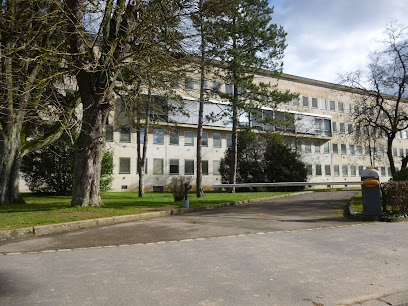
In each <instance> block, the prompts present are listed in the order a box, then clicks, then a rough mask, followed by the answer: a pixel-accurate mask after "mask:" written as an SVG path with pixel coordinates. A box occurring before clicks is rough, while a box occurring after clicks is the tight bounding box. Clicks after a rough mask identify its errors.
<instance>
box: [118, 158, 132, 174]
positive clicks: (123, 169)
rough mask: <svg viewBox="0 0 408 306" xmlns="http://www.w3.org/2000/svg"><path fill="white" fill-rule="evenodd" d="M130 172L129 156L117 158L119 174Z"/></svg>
mask: <svg viewBox="0 0 408 306" xmlns="http://www.w3.org/2000/svg"><path fill="white" fill-rule="evenodd" d="M129 173H130V157H120V158H119V174H129Z"/></svg>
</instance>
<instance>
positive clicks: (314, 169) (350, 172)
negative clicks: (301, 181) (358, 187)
mask: <svg viewBox="0 0 408 306" xmlns="http://www.w3.org/2000/svg"><path fill="white" fill-rule="evenodd" d="M365 168H367V167H363V166H358V167H357V166H353V165H350V166H349V165H333V176H340V169H341V176H342V177H348V176H352V177H353V176H357V170H358V175H359V176H361V173H362V172H363V170H364V169H365ZM374 168H375V169H376V170H377V171H380V174H381V176H386V171H385V170H386V169H385V167H380V168H378V167H374ZM306 170H307V175H310V176H332V167H331V165H320V164H317V165H310V164H308V165H306ZM323 171H324V172H323ZM388 176H392V175H391V168H390V167H388Z"/></svg>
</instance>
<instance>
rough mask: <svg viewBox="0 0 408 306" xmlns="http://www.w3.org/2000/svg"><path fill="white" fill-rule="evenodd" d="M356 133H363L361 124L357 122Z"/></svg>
mask: <svg viewBox="0 0 408 306" xmlns="http://www.w3.org/2000/svg"><path fill="white" fill-rule="evenodd" d="M356 134H357V135H360V134H361V130H360V124H358V123H356Z"/></svg>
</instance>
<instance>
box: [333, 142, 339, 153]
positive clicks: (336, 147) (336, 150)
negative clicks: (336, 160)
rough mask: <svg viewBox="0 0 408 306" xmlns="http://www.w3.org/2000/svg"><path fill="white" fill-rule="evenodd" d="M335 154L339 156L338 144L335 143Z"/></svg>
mask: <svg viewBox="0 0 408 306" xmlns="http://www.w3.org/2000/svg"><path fill="white" fill-rule="evenodd" d="M333 154H339V147H338V145H337V143H333Z"/></svg>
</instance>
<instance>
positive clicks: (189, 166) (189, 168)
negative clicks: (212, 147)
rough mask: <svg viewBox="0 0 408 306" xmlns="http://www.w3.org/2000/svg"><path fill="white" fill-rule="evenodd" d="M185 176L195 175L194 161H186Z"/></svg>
mask: <svg viewBox="0 0 408 306" xmlns="http://www.w3.org/2000/svg"><path fill="white" fill-rule="evenodd" d="M184 174H189V175H194V160H191V159H186V160H185V161H184Z"/></svg>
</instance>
